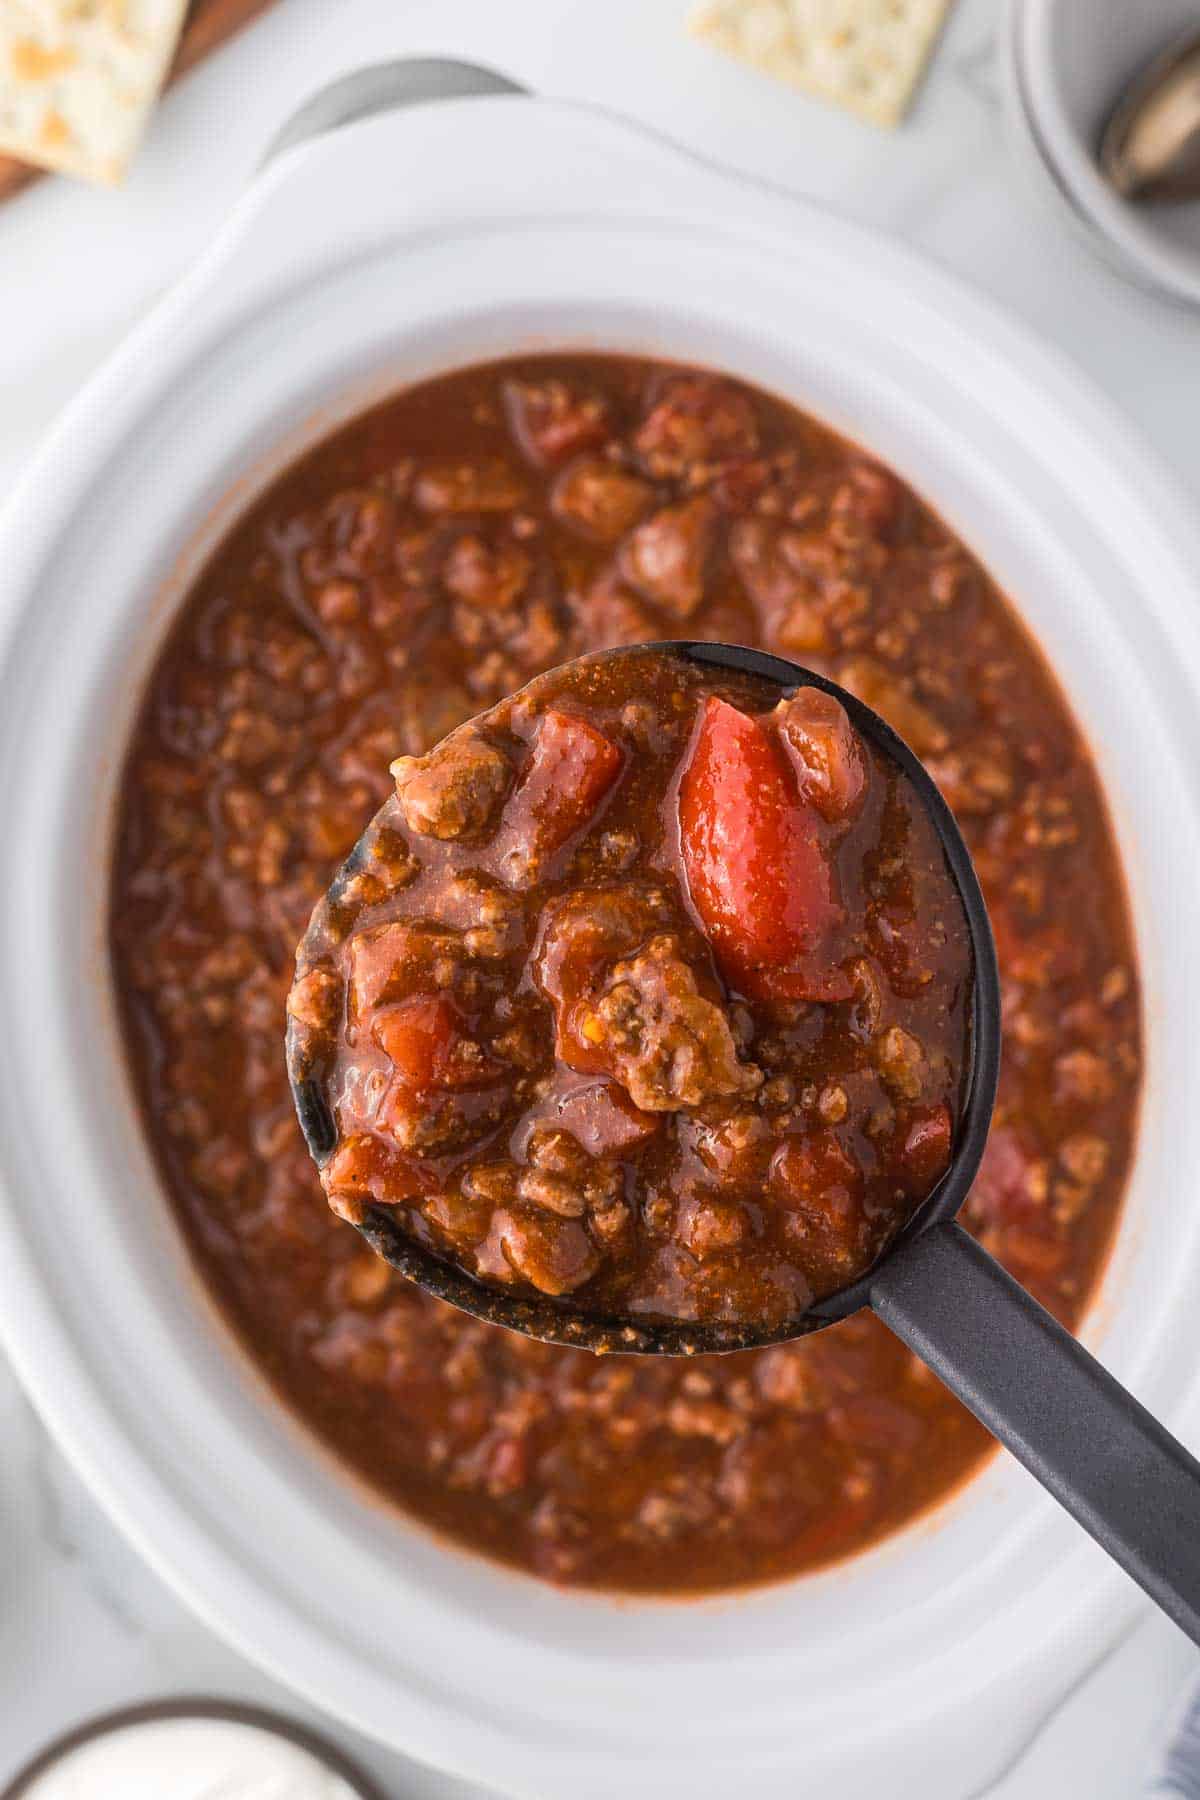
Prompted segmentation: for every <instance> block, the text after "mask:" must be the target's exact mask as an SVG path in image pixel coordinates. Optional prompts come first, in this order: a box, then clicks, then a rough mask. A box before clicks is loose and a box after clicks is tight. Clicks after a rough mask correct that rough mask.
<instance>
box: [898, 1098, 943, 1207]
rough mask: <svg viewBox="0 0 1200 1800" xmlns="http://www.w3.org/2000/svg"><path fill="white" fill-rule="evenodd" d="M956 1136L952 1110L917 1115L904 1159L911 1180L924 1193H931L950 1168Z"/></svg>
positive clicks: (934, 1108) (923, 1110)
mask: <svg viewBox="0 0 1200 1800" xmlns="http://www.w3.org/2000/svg"><path fill="white" fill-rule="evenodd" d="M952 1135H953V1127H952V1125H951V1121H950V1108H949V1107H948V1106H929V1107H922V1108H921V1109H920V1110H919V1111H917V1112H915V1113H914V1114H913V1116H912V1119H911V1121H910V1123H909V1127H908V1131H907V1133H906V1134H905V1138H904V1148H903V1149H902V1151H901V1152H900V1155H901V1160H902V1161H903V1163H904V1169H905V1173H906V1174H907V1176H908V1178H909V1180H910V1181H911V1182H912V1183H913V1186H914V1187H915V1188H918V1189H920V1191H921V1192H922V1193H926V1194H928V1193H930V1192H931V1191H932V1189H933V1187H934V1185H935V1184H936V1183H937V1182H939V1181H940V1180H941V1178H942V1176H943V1175H944V1174H945V1173H946V1170H947V1169H948V1168H949V1167H950V1143H951V1138H952Z"/></svg>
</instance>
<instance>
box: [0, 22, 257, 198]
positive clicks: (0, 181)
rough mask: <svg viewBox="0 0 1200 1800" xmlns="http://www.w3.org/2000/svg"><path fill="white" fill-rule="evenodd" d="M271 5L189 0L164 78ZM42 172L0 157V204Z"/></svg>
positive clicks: (197, 59) (192, 63) (177, 74)
mask: <svg viewBox="0 0 1200 1800" xmlns="http://www.w3.org/2000/svg"><path fill="white" fill-rule="evenodd" d="M274 4H275V0H193V4H192V8H191V11H190V12H189V14H188V19H187V23H186V25H185V26H184V28H183V36H182V37H181V38H180V40H179V49H178V50H177V51H176V53H175V61H174V62H173V64H172V65H171V73H170V75H169V77H168V80H169V81H178V80H179V78H180V76H181V75H186V74H187V72H188V70H189V69H194V68H195V66H196V64H197V63H198V62H202V61H203V60H204V58H205V57H206V56H208V55H210V53H211V52H212V51H214V50H216V49H218V48H219V47H220V46H221V45H222V44H223V43H225V42H226V41H227V39H229V38H231V37H232V36H233V35H234V33H235V32H238V31H240V30H241V29H242V27H243V26H244V25H249V23H250V21H251V20H252V19H256V18H257V17H258V15H259V14H260V13H264V12H266V10H267V8H268V7H269V6H273V5H274ZM44 174H45V170H44V169H33V168H30V166H29V164H28V163H23V162H18V161H17V160H16V158H15V157H12V156H0V203H2V202H3V201H5V200H7V199H9V198H10V197H11V196H12V195H13V194H17V193H20V191H21V189H22V188H24V187H28V186H29V183H30V182H31V181H37V180H39V179H40V177H41V176H43V175H44Z"/></svg>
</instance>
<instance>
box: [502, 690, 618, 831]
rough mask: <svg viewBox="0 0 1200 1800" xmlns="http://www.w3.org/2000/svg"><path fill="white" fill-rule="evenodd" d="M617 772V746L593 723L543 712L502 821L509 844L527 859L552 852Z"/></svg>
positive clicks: (585, 818)
mask: <svg viewBox="0 0 1200 1800" xmlns="http://www.w3.org/2000/svg"><path fill="white" fill-rule="evenodd" d="M620 772H621V752H620V750H618V748H617V746H616V745H615V744H614V743H611V742H610V741H609V739H608V738H606V737H605V736H604V733H603V732H601V731H597V730H596V727H595V726H594V725H589V724H588V722H587V720H586V719H576V718H574V717H573V716H572V715H571V714H570V713H561V712H554V711H551V712H547V713H544V714H543V715H542V718H541V721H540V723H539V725H538V728H537V733H536V735H535V737H534V740H533V748H532V750H531V752H530V757H529V763H528V765H527V767H526V770H525V773H524V775H523V776H522V778H521V784H520V786H519V787H518V789H517V791H516V793H515V794H514V796H513V798H512V801H511V803H510V805H509V808H508V813H507V816H506V819H505V824H506V826H507V829H508V835H509V837H510V839H511V842H512V845H513V847H514V848H515V849H516V850H517V851H518V852H519V853H523V854H524V855H525V856H526V857H537V856H551V855H553V853H554V852H555V851H556V850H560V849H561V848H562V846H563V845H564V844H565V843H566V842H567V839H568V838H571V837H573V836H574V835H575V833H576V832H577V831H579V830H581V829H582V827H583V826H584V825H586V824H587V822H588V820H589V819H590V818H591V816H592V814H593V813H594V812H595V810H596V808H597V807H598V806H599V804H600V802H601V801H602V800H603V798H604V796H605V794H607V792H608V790H609V788H610V787H611V786H612V785H613V782H614V781H615V780H616V779H617V776H618V775H619V774H620Z"/></svg>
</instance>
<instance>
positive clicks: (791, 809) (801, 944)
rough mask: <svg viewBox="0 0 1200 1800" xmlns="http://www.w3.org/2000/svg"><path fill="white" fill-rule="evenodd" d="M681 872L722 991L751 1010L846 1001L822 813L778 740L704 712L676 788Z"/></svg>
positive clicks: (750, 722)
mask: <svg viewBox="0 0 1200 1800" xmlns="http://www.w3.org/2000/svg"><path fill="white" fill-rule="evenodd" d="M679 824H680V836H681V842H682V847H683V863H684V870H685V873H686V875H687V882H688V888H689V890H690V892H691V897H692V902H693V904H694V905H695V907H696V910H697V912H698V913H699V915H700V921H701V924H702V925H703V927H704V931H705V934H706V936H707V937H708V939H709V942H710V943H711V944H712V947H713V951H714V953H715V955H716V958H717V962H718V965H719V967H720V969H721V972H722V974H723V975H724V976H725V978H726V980H727V981H729V982H730V983H731V985H732V986H734V987H736V988H738V989H740V991H741V992H742V993H744V994H745V995H747V997H748V998H750V999H752V1000H847V999H849V998H850V995H851V993H852V992H853V985H852V983H851V981H850V978H849V976H848V975H847V974H846V972H845V970H843V969H840V968H838V967H837V966H836V965H835V964H834V963H833V961H832V939H833V933H834V931H835V929H836V927H837V926H838V925H839V924H840V923H841V921H842V917H843V914H842V908H841V906H840V905H839V904H838V901H837V898H836V896H835V892H834V874H833V870H832V868H831V867H830V864H829V861H828V859H827V858H826V856H825V853H824V851H823V848H822V844H821V839H820V836H819V819H818V815H817V813H816V811H815V809H814V808H813V807H812V806H811V804H809V803H808V802H807V801H806V800H805V799H803V798H802V796H801V794H800V792H799V789H798V786H797V783H796V778H795V776H794V774H793V772H792V770H791V768H790V766H789V764H788V761H787V758H786V757H785V755H784V753H783V751H782V749H781V748H780V746H779V744H778V742H777V741H776V739H775V738H774V737H773V736H772V735H771V734H770V733H769V732H768V731H767V729H766V727H765V726H764V725H763V723H762V721H761V720H759V719H753V718H750V717H749V716H748V715H747V714H746V713H743V712H739V711H738V709H737V707H735V706H730V705H729V704H728V702H727V701H724V700H719V699H716V698H715V697H714V698H712V699H710V700H709V701H708V704H707V706H706V707H705V710H704V716H703V719H702V720H701V724H700V734H699V737H698V738H697V740H696V745H695V748H694V750H693V752H692V758H691V761H690V763H689V764H688V766H687V768H686V769H685V771H684V775H683V780H682V782H681V783H680V788H679Z"/></svg>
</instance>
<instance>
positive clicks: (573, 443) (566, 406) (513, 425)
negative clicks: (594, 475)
mask: <svg viewBox="0 0 1200 1800" xmlns="http://www.w3.org/2000/svg"><path fill="white" fill-rule="evenodd" d="M504 409H505V411H506V413H507V414H508V424H509V429H510V431H511V432H512V434H513V436H514V437H515V439H516V440H517V443H518V444H519V445H520V447H521V449H522V450H523V451H524V453H525V455H526V456H527V457H528V458H529V460H530V462H531V463H533V464H534V465H535V467H537V468H539V469H545V468H553V467H554V466H555V465H556V464H558V463H561V462H563V461H565V459H566V458H567V457H568V456H573V455H574V454H575V453H576V452H577V451H579V450H589V449H593V448H595V447H596V446H598V445H600V444H602V443H603V442H604V440H605V438H606V437H607V436H608V433H609V430H610V419H609V408H608V402H607V401H606V400H605V399H604V397H603V395H601V394H598V393H595V392H590V391H584V390H581V389H577V388H575V387H572V386H571V385H569V384H568V383H567V382H565V381H560V380H557V379H556V378H553V377H552V378H550V379H549V380H545V381H520V380H517V379H515V378H514V379H513V380H511V381H506V382H505V384H504Z"/></svg>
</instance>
